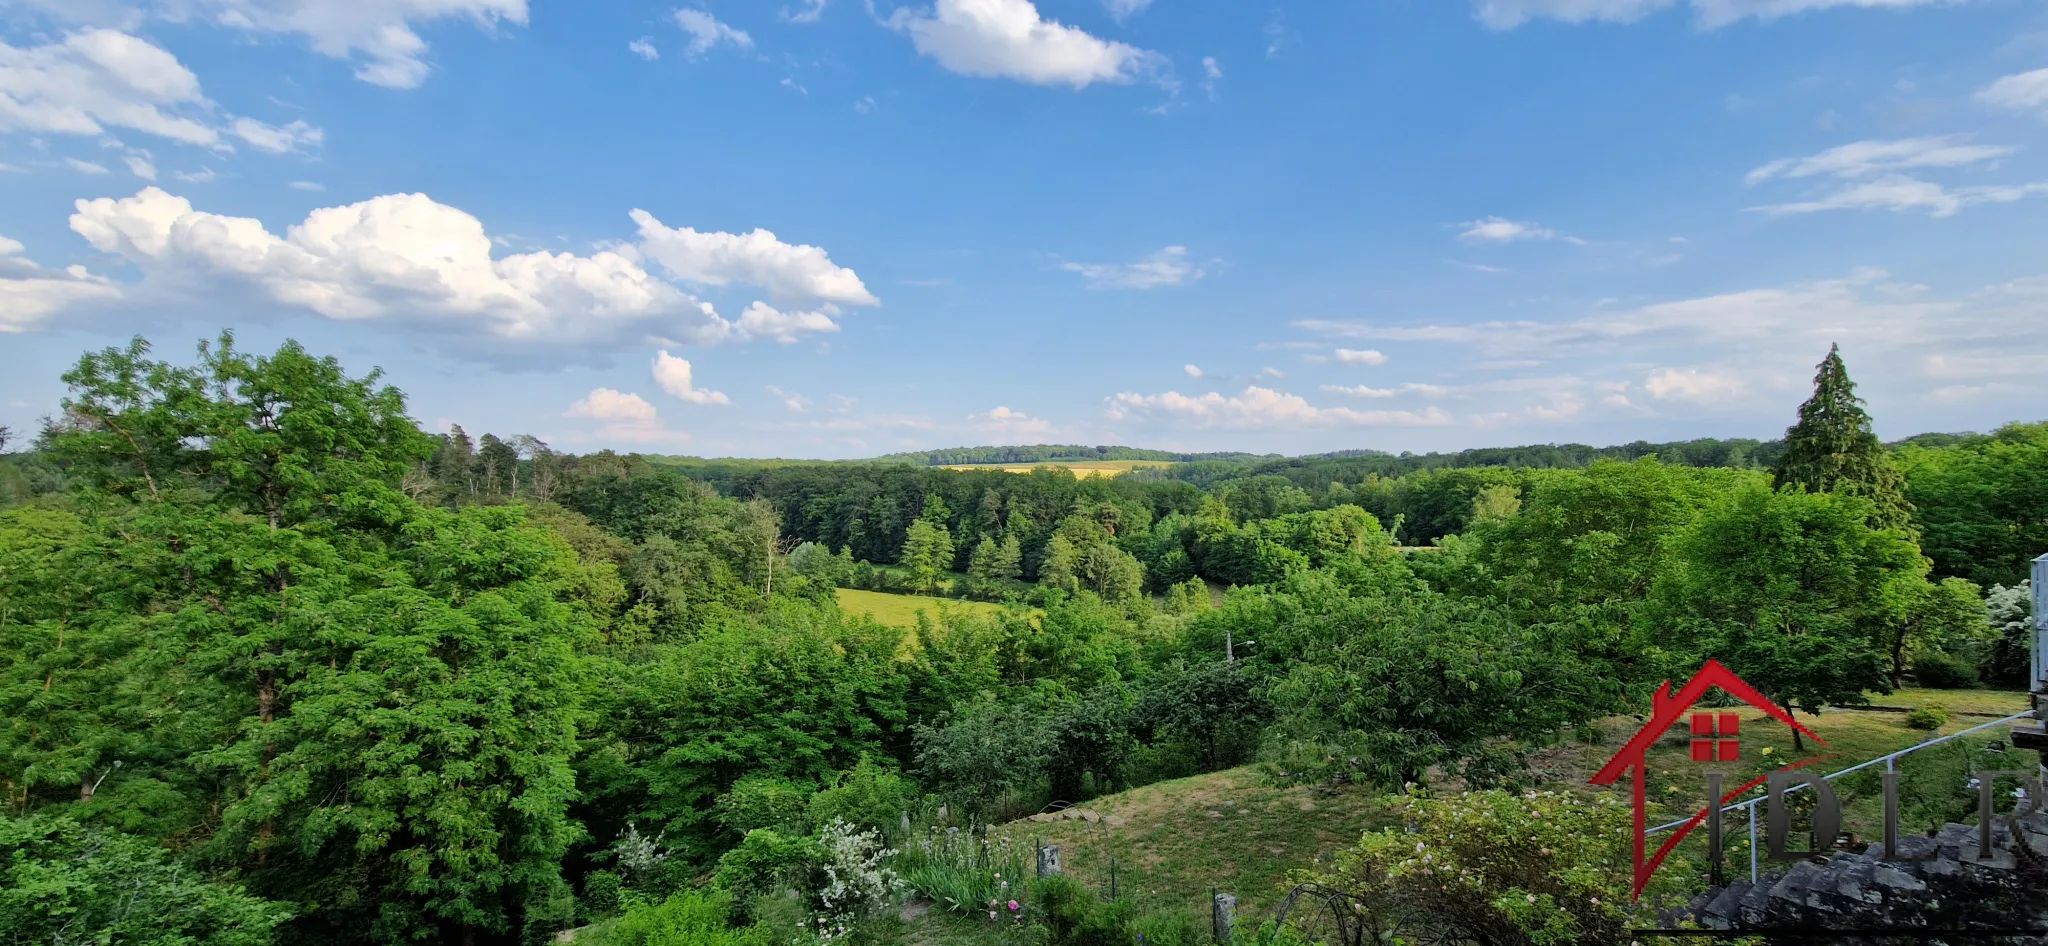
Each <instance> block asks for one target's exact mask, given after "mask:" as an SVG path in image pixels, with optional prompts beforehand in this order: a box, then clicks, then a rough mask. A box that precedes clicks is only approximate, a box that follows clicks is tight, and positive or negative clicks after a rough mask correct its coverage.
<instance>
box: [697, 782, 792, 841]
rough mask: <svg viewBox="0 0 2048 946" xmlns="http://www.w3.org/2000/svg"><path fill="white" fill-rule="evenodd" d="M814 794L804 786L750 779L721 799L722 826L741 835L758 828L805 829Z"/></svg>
mask: <svg viewBox="0 0 2048 946" xmlns="http://www.w3.org/2000/svg"><path fill="white" fill-rule="evenodd" d="M813 791H815V790H814V789H813V788H812V787H811V786H809V785H806V784H803V783H801V782H794V781H791V780H789V779H783V778H773V777H770V776H760V775H750V776H747V777H746V778H743V779H740V780H739V781H737V782H734V783H733V785H732V790H731V791H728V792H726V793H725V794H723V795H720V796H718V802H717V804H716V808H717V811H718V822H719V823H720V824H723V825H725V826H726V827H727V828H729V829H731V830H732V832H733V833H734V834H740V835H744V834H746V833H747V832H749V831H752V830H754V829H755V828H798V829H801V827H802V825H803V820H804V808H805V806H806V805H808V804H810V801H811V794H812V792H813Z"/></svg>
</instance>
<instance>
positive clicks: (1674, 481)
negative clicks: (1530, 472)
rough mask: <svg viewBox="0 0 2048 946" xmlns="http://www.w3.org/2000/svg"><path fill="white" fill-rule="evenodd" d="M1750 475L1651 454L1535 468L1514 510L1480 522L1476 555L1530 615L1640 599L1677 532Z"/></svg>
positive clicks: (1749, 481) (1754, 479)
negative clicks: (1692, 466)
mask: <svg viewBox="0 0 2048 946" xmlns="http://www.w3.org/2000/svg"><path fill="white" fill-rule="evenodd" d="M1758 482H1759V477H1758V476H1757V475H1756V474H1750V473H1737V472H1732V471H1725V470H1689V469H1685V468H1682V467H1673V466H1669V465H1666V464H1662V463H1658V462H1656V461H1654V460H1649V459H1643V460H1637V461H1635V462H1633V463H1621V462H1617V461H1613V460H1600V461H1595V462H1594V463H1593V464H1592V465H1591V466H1589V467H1587V468H1586V469H1585V470H1583V471H1569V472H1564V471H1560V472H1548V473H1543V474H1541V475H1537V476H1534V477H1532V478H1531V480H1530V486H1529V492H1528V498H1527V499H1526V500H1525V501H1524V502H1523V503H1522V505H1521V508H1520V509H1519V510H1518V511H1517V512H1516V513H1515V514H1514V515H1512V516H1503V517H1498V518H1493V519H1489V520H1486V521H1483V522H1482V523H1481V524H1480V526H1479V528H1478V529H1477V530H1476V532H1475V534H1476V535H1477V536H1478V537H1479V538H1481V539H1482V545H1481V550H1480V553H1479V557H1480V558H1481V560H1483V561H1484V563H1485V564H1486V566H1487V567H1488V569H1489V570H1490V572H1491V574H1492V575H1493V576H1495V578H1496V579H1497V581H1498V586H1499V587H1500V589H1501V591H1500V593H1501V594H1503V595H1504V596H1506V597H1508V598H1510V599H1511V600H1519V601H1522V602H1525V603H1526V604H1525V606H1526V607H1527V608H1528V609H1529V613H1530V615H1531V616H1532V617H1536V616H1542V615H1549V614H1556V613H1559V612H1561V611H1564V610H1566V609H1570V608H1574V607H1586V606H1599V605H1604V604H1609V603H1614V602H1629V601H1635V600H1639V599H1641V598H1642V597H1643V595H1644V593H1645V592H1646V591H1647V590H1648V589H1649V587H1650V584H1651V582H1652V581H1653V580H1654V579H1655V578H1656V576H1657V575H1658V573H1659V572H1660V571H1661V570H1662V569H1663V568H1665V567H1666V559H1667V555H1666V552H1667V549H1668V546H1669V543H1670V542H1671V540H1672V538H1673V537H1674V536H1675V535H1676V534H1677V533H1678V532H1679V531H1680V530H1682V529H1684V528H1685V527H1686V526H1688V525H1690V524H1691V523H1692V522H1693V521H1694V520H1695V519H1697V518H1698V517H1699V515H1700V513H1701V512H1702V511H1703V510H1705V509H1706V508H1707V507H1708V506H1709V505H1710V504H1711V503H1712V502H1713V501H1714V500H1715V499H1716V497H1718V496H1721V495H1723V494H1725V493H1726V492H1728V491H1729V490H1731V489H1737V488H1743V487H1748V486H1754V485H1755V484H1757V483H1758ZM1487 488H1488V489H1497V488H1498V487H1487Z"/></svg>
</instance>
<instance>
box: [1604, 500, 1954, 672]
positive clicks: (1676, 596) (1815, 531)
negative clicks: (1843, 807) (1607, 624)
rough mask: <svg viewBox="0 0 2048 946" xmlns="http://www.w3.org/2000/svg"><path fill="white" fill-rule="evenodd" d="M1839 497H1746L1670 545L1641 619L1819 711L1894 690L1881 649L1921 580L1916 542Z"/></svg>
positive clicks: (1722, 506) (1726, 503)
mask: <svg viewBox="0 0 2048 946" xmlns="http://www.w3.org/2000/svg"><path fill="white" fill-rule="evenodd" d="M1870 516H1871V513H1870V504H1869V503H1868V502H1866V501H1864V500H1863V499H1861V498H1858V497H1855V496H1851V495H1847V494H1843V493H1806V492H1799V491H1783V492H1772V491H1771V490H1768V489H1765V488H1763V487H1762V486H1761V485H1752V486H1748V487H1746V488H1743V489H1739V490H1737V491H1735V492H1733V493H1731V494H1729V495H1727V496H1726V497H1724V498H1722V499H1721V500H1720V501H1718V502H1717V503H1715V505H1714V506H1713V507H1712V508H1711V509H1709V510H1708V511H1707V512H1706V513H1704V514H1702V516H1701V517H1700V519H1699V520H1698V521H1697V522H1695V523H1694V524H1693V525H1692V526H1690V527H1689V528H1687V529H1686V530H1685V531H1684V532H1682V533H1680V534H1679V535H1677V536H1675V537H1673V538H1672V539H1671V540H1670V546H1671V548H1672V549H1673V551H1674V552H1675V554H1676V560H1675V561H1674V562H1673V563H1672V564H1671V566H1670V567H1668V568H1667V569H1666V570H1665V572H1664V573H1663V574H1662V575H1660V576H1659V577H1658V579H1657V584H1656V586H1655V587H1654V588H1653V590H1652V595H1651V597H1652V600H1651V603H1650V607H1649V608H1648V609H1647V610H1646V611H1645V616H1646V618H1647V620H1648V621H1650V622H1651V626H1652V627H1653V628H1656V629H1657V630H1659V631H1663V632H1674V631H1675V632H1678V633H1680V634H1682V635H1684V636H1685V637H1686V639H1688V640H1690V641H1691V642H1692V644H1691V646H1692V647H1693V648H1695V649H1696V651H1695V652H1696V653H1697V654H1698V655H1699V656H1702V657H1709V656H1710V657H1716V658H1718V659H1720V660H1721V662H1723V663H1725V664H1727V665H1728V666H1729V668H1730V669H1732V670H1734V671H1735V672H1736V673H1737V674H1738V675H1740V676H1741V677H1742V678H1743V679H1745V680H1747V681H1749V682H1750V684H1752V685H1754V686H1756V687H1757V688H1758V689H1760V690H1762V691H1763V692H1764V693H1765V694H1766V695H1769V696H1770V697H1772V698H1773V699H1776V700H1777V701H1778V702H1780V703H1782V704H1784V705H1786V706H1798V707H1800V708H1803V709H1806V710H1807V711H1809V712H1818V711H1819V710H1820V709H1821V708H1822V707H1824V706H1826V705H1828V704H1831V703H1839V704H1849V705H1856V704H1860V703H1862V702H1865V701H1866V698H1865V697H1864V695H1863V693H1864V691H1865V690H1878V691H1880V692H1889V691H1890V681H1889V679H1888V678H1887V676H1886V672H1885V661H1884V659H1883V656H1882V653H1883V651H1882V648H1883V646H1884V645H1885V643H1887V642H1888V641H1889V640H1890V638H1891V631H1889V630H1888V622H1892V621H1896V620H1900V619H1901V618H1900V615H1899V614H1898V613H1897V612H1896V611H1895V610H1894V609H1895V608H1896V607H1897V605H1898V603H1899V602H1900V601H1901V600H1902V599H1903V597H1904V596H1905V595H1907V594H1908V593H1910V591H1911V590H1912V589H1913V588H1914V587H1915V586H1917V585H1919V584H1921V583H1923V581H1924V580H1923V578H1922V574H1923V568H1924V566H1923V564H1922V561H1921V559H1920V556H1919V554H1918V552H1917V550H1916V549H1915V548H1914V547H1913V544H1912V541H1911V540H1910V539H1909V538H1907V537H1906V536H1905V535H1904V534H1903V533H1900V532H1898V531H1895V530H1885V531H1879V530H1874V529H1871V528H1870V527H1869V526H1868V525H1866V523H1867V522H1868V520H1869V519H1870Z"/></svg>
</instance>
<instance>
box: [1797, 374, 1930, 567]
mask: <svg viewBox="0 0 2048 946" xmlns="http://www.w3.org/2000/svg"><path fill="white" fill-rule="evenodd" d="M1773 479H1774V482H1775V485H1777V486H1780V487H1783V486H1791V485H1797V486H1802V487H1805V488H1806V489H1807V490H1808V491H1809V492H1815V493H1848V494H1851V495H1855V496H1861V497H1863V498H1864V499H1867V500H1869V501H1870V502H1871V504H1872V505H1873V506H1875V507H1876V509H1875V510H1874V511H1873V513H1872V514H1871V523H1870V524H1871V525H1873V526H1876V527H1878V528H1891V529H1909V528H1911V527H1912V507H1911V506H1910V505H1909V504H1907V502H1906V494H1905V485H1906V481H1905V477H1904V476H1902V475H1901V474H1900V473H1899V470H1898V468H1897V467H1895V466H1893V465H1892V462H1891V457H1890V456H1889V455H1888V454H1887V453H1886V451H1885V447H1884V444H1882V443H1880V442H1879V441H1878V439H1877V434H1876V433H1874V432H1872V431H1871V429H1870V415H1869V414H1868V413H1865V412H1864V410H1863V400H1862V399H1861V398H1858V397H1857V396H1856V383H1855V382H1853V381H1850V380H1849V369H1848V367H1847V366H1846V365H1844V364H1842V353H1841V348H1840V346H1834V345H1831V346H1829V347H1828V356H1827V357H1826V358H1824V359H1822V360H1821V363H1820V368H1819V370H1817V371H1816V372H1815V373H1814V376H1813V397H1811V398H1808V399H1807V401H1806V403H1804V404H1801V405H1799V422H1798V423H1796V424H1793V425H1792V426H1791V427H1790V428H1789V429H1787V430H1786V431H1785V456H1784V459H1782V460H1780V461H1779V462H1778V468H1777V469H1776V470H1775V471H1774V474H1773Z"/></svg>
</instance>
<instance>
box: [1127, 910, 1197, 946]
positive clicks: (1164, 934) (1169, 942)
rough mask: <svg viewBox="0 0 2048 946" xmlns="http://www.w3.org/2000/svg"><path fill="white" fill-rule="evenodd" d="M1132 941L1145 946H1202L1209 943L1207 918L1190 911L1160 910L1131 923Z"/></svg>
mask: <svg viewBox="0 0 2048 946" xmlns="http://www.w3.org/2000/svg"><path fill="white" fill-rule="evenodd" d="M1130 928H1131V936H1132V937H1133V939H1136V938H1140V937H1142V938H1143V940H1144V943H1145V946H1202V944H1206V943H1207V942H1208V941H1209V918H1208V917H1200V916H1196V915H1195V913H1194V911H1192V910H1160V911H1157V912H1153V913H1147V914H1145V915H1144V916H1141V917H1138V918H1137V919H1135V920H1132V921H1131V927H1130Z"/></svg>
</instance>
